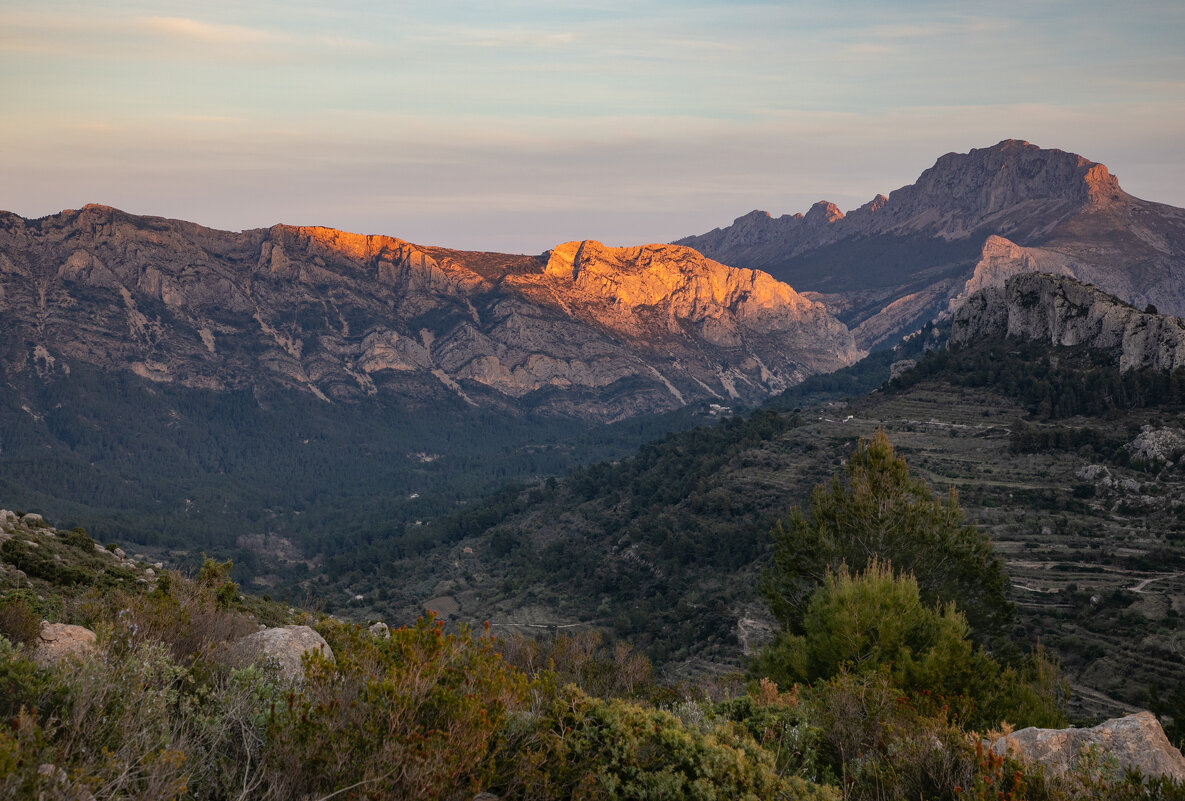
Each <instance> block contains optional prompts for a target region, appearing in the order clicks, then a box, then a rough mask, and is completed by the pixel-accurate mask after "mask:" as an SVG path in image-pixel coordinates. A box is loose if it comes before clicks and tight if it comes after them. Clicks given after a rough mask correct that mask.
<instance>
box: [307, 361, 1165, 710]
mask: <svg viewBox="0 0 1185 801" xmlns="http://www.w3.org/2000/svg"><path fill="white" fill-rule="evenodd" d="M1183 378H1185V377H1183V376H1182V375H1180V374H1172V375H1170V374H1165V373H1156V372H1138V371H1136V372H1127V373H1121V372H1120V371H1119V370H1118V368H1117V367H1114V366H1112V365H1111V363H1110V362H1108V360H1107V359H1106V358H1105V357H1104V356H1103V355H1102V354H1098V353H1091V352H1089V351H1081V350H1079V351H1076V350H1073V349H1051V348H1050V347H1049V346H1043V345H1040V344H1037V343H1031V342H1030V343H1025V342H1019V341H1011V340H995V341H987V342H982V343H979V344H977V345H975V346H973V347H967V348H962V349H959V350H950V351H938V352H933V353H930V354H929V355H927V356H926V357H925V358H923V359H922V360H921V363H920V364H919V366H918V367H917V369H916V370H914V371H912V372H909V373H906V374H904V375H903V376H901V377H900V378H899V379H897V380H895V381H892V382H890V383H888V384H887V385H886V386H885V387H884V388H883V389H882V390H880V391H878V392H874V393H872V394H870V395H868V396H866V397H863V398H859V399H853V400H850V401H847V402H843V401H830V402H828V403H826V404H825V405H823V406H821V407H816V408H811V409H803V408H800V407H799V404H796V403H795V404H793V405H794V407H795V408H799V411H798V412H785V411H775V410H763V411H759V412H755V413H754V414H752V415H750V416H748V417H746V418H744V419H730V420H727V421H723V422H721V423H718V424H717V425H716V426H714V427H712V428H707V429H697V430H693V431H688V432H684V433H681V434H673V435H670V436H668V437H667V438H666V439H664V440H661V441H659V442H656V443H653V444H651V445H648V446H646V447H645V448H643V449H642V451H640V452H639V453H638V454H637V455H636V456H633V457H630V458H628V459H624V460H621V461H619V462H613V463H603V464H599V465H593V466H590V467H587V468H583V469H581V470H579V471H577V472H576V473H575V474H573V475H572V476H571V477H570V478H568V479H565V480H562V481H559V482H545V483H542V484H539V485H537V486H534V487H530V488H524V489H519V490H516V489H513V488H510V489H507V490H504V491H502V492H501V493H499V494H497V495H496V496H493V497H491V498H490V499H489V500H487V501H486V502H483V503H482V504H480V505H477V506H475V507H473V508H472V509H469V510H467V511H466V512H465V513H463V514H461V515H457V516H451V517H447V518H444V519H442V520H440V521H438V522H436V523H433V524H431V525H429V526H425V527H424V528H425V533H424V536H423V537H422V538H420V539H418V540H416V541H417V542H419V543H421V544H420V545H419V546H418V547H416V548H415V549H412V550H407V551H405V550H399V549H398V546H396V547H395V548H393V547H391V546H388V545H386V544H384V543H375V544H373V545H372V546H370V548H368V549H367V550H365V551H363V553H364V554H365V555H366V556H365V558H364V559H361V560H350V559H346V558H344V557H343V558H342V559H341V560H340V561H336V560H331V561H330V562H328V563H327V564H326V568H327V571H326V576H325V578H324V579H317V580H314V581H312V582H311V583H310V584H309V586H310V587H312V588H317V589H316V592H317V594H318V595H319V596H320V597H324V598H330V599H332V598H334V597H335V596H336V597H340V598H342V600H343V602H344V606H343V607H342V608H344V609H352V610H354V611H355V612H356V613H362V614H365V613H367V610H373V611H374V612H378V611H379V610H384V613H390V614H394V615H397V616H398V615H414V614H415V610H417V609H420V608H423V607H424V605H430V606H432V607H433V608H439V609H441V610H443V611H445V612H447V613H449V614H451V615H453V616H455V618H456V619H461V620H465V619H469V620H487V619H488V620H490V621H493V622H495V623H497V624H505V625H507V626H508V628H511V629H512V628H514V627H521V626H526V625H539V626H545V625H548V624H561V625H573V624H580V625H584V626H606V627H609V628H610V629H611V630H612V631H613V632H614V633H615V634H616V635H617V636H619V637H621V638H623V639H627V640H629V641H631V642H634V643H636V644H637V645H638V646H639V647H641V648H644V649H646V652H647V653H648V654H649V655H650V656H651V658H653V659H654V660H655V661H656V663H658V664H660V665H661V666H663V667H664V669H666V670H670V671H674V672H675V673H682V672H684V671H688V670H690V671H692V672H696V671H703V670H719V669H724V668H725V667H726V666H729V665H736V664H738V663H739V660H740V659H741V657H742V655H743V654H744V653H746V652H749V651H751V650H752V649H754V648H756V647H758V646H759V645H760V643H761V642H764V641H765V639H767V638H768V637H769V636H770V631H771V630H772V627H773V621H772V620H771V619H770V618H769V616H768V612H767V611H766V607H765V605H764V603H763V602H762V601H761V600H760V598H759V596H758V593H757V590H756V587H757V584H758V579H759V576H760V574H761V571H762V569H763V566H764V565H767V564H768V560H769V558H770V554H771V550H770V549H771V540H770V537H769V532H770V530H771V529H772V528H773V527H774V524H775V523H776V522H777V521H778V520H779V519H782V518H783V517H784V516H786V515H787V514H788V513H789V512H790V510H791V508H792V507H793V506H794V505H796V504H797V505H803V504H805V503H806V502H807V501H808V496H809V494H810V492H811V489H812V487H814V486H816V485H818V484H821V483H824V482H825V481H827V480H828V478H829V476H831V475H832V474H833V473H834V472H835V471H837V470H839V469H840V467H841V465H842V464H843V463H844V462H845V460H846V459H847V458H848V457H849V455H850V453H851V449H852V448H853V446H854V444H855V441H856V439H857V438H858V437H860V436H866V437H868V436H872V435H873V434H874V433H875V432H876V430H877V429H878V428H883V429H884V430H885V431H886V432H887V434H888V437H889V439H890V441H891V442H892V443H893V445H894V446H895V447H896V448H897V450H898V452H899V453H901V454H903V455H904V456H905V458H906V460H907V461H908V462H909V465H910V468H911V469H912V470H914V471H915V472H916V474H917V475H919V476H920V477H922V478H924V479H925V480H926V481H927V482H928V484H929V488H930V490H931V491H933V492H938V493H945V492H946V491H948V490H949V489H954V490H956V491H957V493H958V500H957V503H958V504H959V506H961V507H962V509H963V511H964V513H965V516H966V520H967V522H970V523H974V524H976V525H977V526H979V527H980V528H981V529H982V530H983V531H985V532H987V533H988V534H989V535H990V536H991V537H992V539H993V541H994V542H995V546H996V550H997V552H998V553H999V554H1000V555H1001V556H1002V557H1003V559H1004V561H1005V566H1006V569H1007V571H1008V574H1009V587H1008V597H1009V598H1010V599H1011V600H1012V601H1013V602H1014V603H1015V604H1016V605H1017V617H1016V624H1015V625H1016V628H1015V630H1014V632H1013V633H1014V634H1016V635H1017V636H1018V637H1020V638H1021V639H1022V640H1026V641H1029V642H1033V641H1036V640H1038V639H1040V640H1042V641H1043V642H1045V644H1046V645H1047V646H1048V647H1050V648H1051V649H1052V650H1053V651H1054V652H1055V653H1057V654H1058V655H1059V656H1060V657H1061V658H1062V660H1063V662H1064V664H1065V666H1066V668H1067V670H1068V672H1069V674H1070V676H1071V678H1072V679H1073V681H1074V683H1075V687H1076V692H1075V699H1074V704H1075V707H1074V708H1075V709H1077V710H1079V713H1081V714H1100V713H1105V712H1113V711H1117V710H1121V709H1124V708H1126V705H1131V704H1140V703H1142V700H1143V699H1144V698H1145V696H1146V693H1147V692H1148V691H1149V688H1150V687H1152V686H1154V685H1160V686H1161V688H1162V689H1167V688H1169V687H1172V686H1174V685H1175V683H1176V682H1177V680H1178V678H1179V672H1180V670H1181V669H1182V666H1183V664H1185V662H1183V660H1182V656H1181V654H1180V652H1179V650H1178V649H1177V646H1176V645H1175V642H1176V640H1175V639H1174V638H1175V637H1177V636H1178V635H1177V621H1178V620H1179V617H1178V616H1179V614H1180V611H1181V607H1182V603H1183V602H1185V583H1183V580H1182V578H1181V576H1182V574H1183V572H1185V571H1183V570H1182V568H1183V567H1185V539H1183V537H1185V524H1183V523H1182V522H1181V521H1182V520H1183V519H1185V517H1183V513H1185V473H1183V472H1182V468H1181V467H1179V466H1178V465H1179V457H1180V455H1181V454H1182V453H1183V452H1185V426H1183V421H1182V417H1181V406H1180V402H1179V398H1180V394H1179V393H1180V387H1181V382H1182V380H1183ZM785 405H789V404H785ZM1175 437H1177V438H1180V439H1174V438H1175ZM1174 442H1180V443H1181V447H1176V448H1175V446H1173V445H1172V443H1174ZM1166 449H1167V450H1166ZM434 543H435V544H436V547H430V546H431V545H432V544H434ZM335 576H336V579H335V578H334V577H335ZM338 593H340V595H338ZM356 596H361V598H358V597H356ZM1133 637H1135V638H1136V640H1135V641H1136V642H1138V643H1140V644H1139V646H1138V647H1135V648H1133V646H1132V642H1133V639H1132V638H1133Z"/></svg>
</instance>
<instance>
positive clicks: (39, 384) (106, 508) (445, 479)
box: [0, 367, 711, 576]
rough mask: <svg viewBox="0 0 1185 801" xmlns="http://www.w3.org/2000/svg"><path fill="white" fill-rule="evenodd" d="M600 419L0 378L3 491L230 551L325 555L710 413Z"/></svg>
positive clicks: (107, 379) (13, 498)
mask: <svg viewBox="0 0 1185 801" xmlns="http://www.w3.org/2000/svg"><path fill="white" fill-rule="evenodd" d="M710 419H711V417H710V416H709V414H708V409H707V408H706V406H696V407H689V408H686V409H684V410H681V411H679V412H675V413H671V414H667V415H653V416H643V417H639V418H634V419H630V420H626V421H622V422H620V423H616V424H612V425H604V426H602V425H592V424H586V423H582V422H581V421H575V420H571V419H559V418H547V417H538V416H532V415H529V414H512V413H507V412H498V411H492V410H482V409H474V408H472V407H469V406H468V405H466V404H464V403H463V402H462V401H461V400H460V399H455V398H454V399H452V401H450V402H448V403H444V404H434V405H431V406H425V407H423V408H416V409H409V408H402V407H399V406H394V405H390V404H388V403H386V402H384V401H383V400H381V399H376V400H372V401H367V402H358V403H334V404H330V403H325V402H322V401H319V400H317V399H315V398H313V397H311V396H308V395H306V394H303V393H295V392H291V391H283V390H281V389H279V388H276V389H273V390H261V389H256V390H252V389H243V390H238V391H232V392H212V391H204V390H195V389H186V388H179V387H173V386H169V385H160V384H153V383H151V382H148V381H145V380H143V379H141V378H139V377H136V376H132V375H128V374H123V373H99V372H96V371H93V370H88V369H86V368H83V367H79V368H77V369H74V370H73V371H72V373H71V374H70V375H69V376H55V377H50V378H47V379H44V380H42V379H39V378H36V377H27V378H26V379H25V380H24V381H19V382H9V383H6V384H5V385H4V386H3V387H2V388H0V496H3V497H4V498H5V499H6V503H8V504H9V505H11V506H16V507H19V508H24V509H29V510H33V509H36V510H38V511H40V512H42V513H44V514H46V515H47V516H50V517H52V519H54V520H57V521H59V522H60V523H62V524H64V525H70V526H74V525H82V526H84V527H86V528H87V529H88V530H90V531H92V532H94V534H95V536H97V537H99V538H100V539H103V540H104V541H107V540H118V541H120V542H129V543H137V544H140V545H146V546H153V547H156V548H171V549H185V550H194V551H200V550H201V549H206V550H209V551H210V552H212V553H213V552H217V553H221V554H224V555H227V556H233V557H234V558H235V559H236V560H238V564H239V566H240V567H239V570H240V571H242V572H241V573H240V575H242V576H245V575H246V574H247V571H248V570H249V569H251V568H252V562H253V560H254V558H255V556H254V555H253V552H252V551H250V550H246V549H243V548H242V547H241V546H240V544H239V538H240V537H241V536H243V535H244V534H268V533H271V534H275V535H278V536H280V537H284V538H287V539H289V540H291V541H294V542H295V543H296V544H297V547H298V549H299V550H300V551H301V552H303V553H308V554H317V553H325V554H328V555H333V554H336V553H343V552H348V551H351V550H353V549H355V548H357V547H359V546H364V545H365V544H366V543H368V542H371V541H374V540H376V539H384V538H392V537H395V538H397V537H399V536H401V535H402V533H403V531H404V530H405V528H407V527H409V526H410V525H411V524H412V523H413V522H414V521H415V520H418V519H430V518H434V517H436V516H438V515H441V514H444V513H447V512H450V511H453V510H454V509H456V508H457V506H458V504H460V503H463V502H465V501H467V500H471V499H474V498H477V497H480V496H481V495H483V494H486V493H488V492H491V491H493V490H495V489H497V488H498V487H500V486H502V485H504V484H506V483H508V482H511V481H515V480H519V481H521V480H526V479H535V478H537V477H542V476H550V475H562V474H564V473H566V472H568V471H569V470H571V469H572V468H573V467H574V466H576V465H579V464H582V463H585V462H588V461H596V460H600V459H606V458H614V457H616V456H619V455H623V454H625V453H628V452H629V451H631V450H633V449H634V448H636V447H637V445H638V444H639V443H641V442H644V441H646V440H648V439H652V438H653V437H655V436H659V435H661V434H663V433H665V432H667V431H671V430H677V429H680V428H687V427H688V426H693V425H697V424H700V423H702V422H703V421H705V420H710Z"/></svg>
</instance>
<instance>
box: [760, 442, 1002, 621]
mask: <svg viewBox="0 0 1185 801" xmlns="http://www.w3.org/2000/svg"><path fill="white" fill-rule="evenodd" d="M772 534H773V539H774V561H773V566H772V568H771V569H769V570H768V571H767V572H766V574H765V576H764V578H763V582H762V590H763V592H764V594H765V596H766V597H767V598H768V599H769V601H770V604H771V607H772V609H773V612H774V615H775V616H776V617H777V619H778V622H779V623H780V624H781V625H782V627H783V628H785V629H786V630H788V631H791V632H793V633H799V634H801V633H803V620H804V616H805V613H806V611H807V605H808V603H809V601H810V598H811V595H812V593H814V591H815V589H816V588H817V587H818V586H820V585H821V584H823V582H824V581H825V579H826V576H827V573H828V571H835V570H836V569H837V568H838V567H839V566H840V565H841V564H846V565H847V567H848V569H850V570H852V571H861V570H864V569H865V568H866V567H867V566H868V564H869V563H870V562H871V561H873V560H877V559H879V560H887V561H889V562H891V563H892V565H893V567H894V568H896V569H897V570H898V571H900V572H902V573H909V574H911V575H912V576H914V577H915V578H916V580H917V585H918V590H919V593H920V597H921V600H922V601H923V602H924V603H926V604H928V605H935V604H946V603H950V602H952V601H955V602H957V603H958V604H959V608H960V609H962V610H963V612H964V614H965V615H966V618H967V622H968V623H969V624H970V625H971V628H972V630H973V631H974V632H975V633H976V634H978V635H980V636H981V637H988V636H991V635H994V634H998V633H1000V632H1002V631H1003V629H1004V627H1005V626H1006V625H1007V624H1008V623H1009V622H1010V621H1011V620H1012V606H1011V604H1010V603H1009V602H1008V600H1007V599H1006V598H1005V594H1004V593H1005V589H1006V587H1007V581H1006V577H1005V574H1004V567H1003V564H1002V563H1001V562H1000V560H999V559H998V558H997V557H996V556H995V555H994V553H993V551H992V543H991V540H990V539H989V538H988V537H987V535H985V534H983V533H982V532H980V531H979V530H978V529H977V528H975V526H972V525H968V524H966V523H965V522H964V521H963V512H962V510H961V509H960V508H959V503H958V497H957V495H956V493H955V491H954V489H953V488H952V489H951V490H950V492H949V493H948V494H947V495H946V497H945V498H940V497H935V495H934V494H933V493H932V492H931V491H930V488H929V487H928V486H927V485H926V482H925V480H924V479H921V478H916V477H913V476H911V475H910V474H909V468H908V467H907V466H906V464H905V459H904V458H902V457H901V456H898V455H897V454H896V453H895V452H894V450H893V446H892V445H891V444H890V443H889V438H888V436H887V435H886V434H885V432H884V430H883V429H882V430H879V431H877V433H876V434H875V435H874V436H873V437H872V438H871V439H867V440H866V439H863V438H861V439H860V441H859V442H858V443H857V445H856V448H855V451H854V452H853V453H852V455H851V456H850V457H849V458H848V461H847V466H846V468H845V470H844V473H843V474H842V476H841V475H835V476H833V477H832V478H831V481H830V482H828V483H826V484H821V485H819V486H817V487H815V489H814V491H813V492H812V493H811V500H810V511H809V513H807V512H804V511H803V510H802V509H801V508H799V507H794V508H792V509H791V510H790V512H789V513H788V514H787V515H786V516H785V517H784V518H783V519H781V520H779V521H778V522H777V524H776V525H775V526H774V530H773V532H772Z"/></svg>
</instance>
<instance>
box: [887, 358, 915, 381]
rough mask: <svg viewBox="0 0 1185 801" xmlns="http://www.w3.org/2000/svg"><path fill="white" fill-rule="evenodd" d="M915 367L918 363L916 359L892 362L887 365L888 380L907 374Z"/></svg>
mask: <svg viewBox="0 0 1185 801" xmlns="http://www.w3.org/2000/svg"><path fill="white" fill-rule="evenodd" d="M917 366H918V363H917V360H916V359H902V360H901V361H899V362H893V363H892V364H890V365H889V378H896V377H897V376H899V375H902V374H904V373H908V372H909V371H910V370H912V369H913V368H915V367H917Z"/></svg>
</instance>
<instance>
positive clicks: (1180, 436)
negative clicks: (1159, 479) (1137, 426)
mask: <svg viewBox="0 0 1185 801" xmlns="http://www.w3.org/2000/svg"><path fill="white" fill-rule="evenodd" d="M1123 447H1124V449H1125V450H1126V451H1127V452H1128V454H1129V455H1130V456H1131V458H1133V459H1136V460H1138V461H1141V462H1161V463H1169V464H1171V463H1172V462H1173V461H1175V460H1176V459H1179V458H1181V455H1182V454H1185V431H1181V430H1180V429H1178V428H1153V427H1152V426H1144V428H1143V430H1142V431H1141V432H1140V433H1139V434H1138V435H1137V436H1136V438H1135V439H1133V440H1132V441H1131V442H1129V443H1127V444H1126V445H1124V446H1123Z"/></svg>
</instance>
